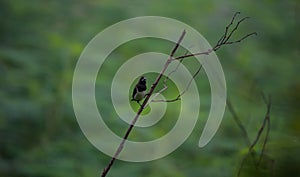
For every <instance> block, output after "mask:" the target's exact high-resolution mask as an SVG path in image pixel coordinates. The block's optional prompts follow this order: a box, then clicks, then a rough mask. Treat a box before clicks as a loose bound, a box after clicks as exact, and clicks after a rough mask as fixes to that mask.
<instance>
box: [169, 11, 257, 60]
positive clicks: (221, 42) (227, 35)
mask: <svg viewBox="0 0 300 177" xmlns="http://www.w3.org/2000/svg"><path fill="white" fill-rule="evenodd" d="M238 14H240V12H236V13H235V14H234V15H233V17H232V19H231V21H230V23H229V24H228V25H227V26H226V28H225V32H224V34H223V35H222V36H221V38H220V39H219V40H218V42H217V43H216V45H215V46H214V47H213V48H211V49H208V50H207V51H204V52H198V53H193V54H187V55H183V56H179V57H176V58H174V59H173V60H179V59H183V58H188V57H193V56H198V55H209V54H210V53H212V52H213V51H217V50H218V49H220V48H221V47H222V46H224V45H228V44H234V43H239V42H241V41H243V40H245V39H246V38H248V37H250V36H253V35H257V33H256V32H253V33H249V34H246V35H245V36H243V37H241V38H240V39H238V40H234V41H230V39H231V37H232V35H233V34H234V33H235V32H236V30H237V29H238V27H239V26H240V24H241V23H242V22H243V21H244V20H246V19H248V18H249V17H244V18H242V19H241V20H239V21H238V22H237V24H236V25H235V27H234V28H233V29H232V30H231V31H230V28H231V26H232V25H233V23H234V21H235V19H236V16H237V15H238Z"/></svg>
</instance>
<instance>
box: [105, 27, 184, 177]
mask: <svg viewBox="0 0 300 177" xmlns="http://www.w3.org/2000/svg"><path fill="white" fill-rule="evenodd" d="M185 34H186V31H185V30H184V31H183V32H182V34H181V36H180V37H179V40H178V41H177V43H176V45H175V47H174V48H173V50H172V52H171V53H170V56H169V58H168V60H167V61H166V63H165V65H164V67H163V69H162V70H161V72H160V74H159V75H158V76H157V78H156V80H155V81H154V83H153V84H152V86H151V88H150V91H149V93H148V94H147V96H146V98H145V100H144V102H143V104H142V105H141V107H140V109H139V110H138V112H137V114H136V116H135V117H134V118H133V120H132V121H131V123H130V126H129V128H128V129H127V131H126V133H125V136H124V137H123V140H122V141H121V143H120V145H119V147H118V149H117V151H116V153H115V154H114V156H113V157H112V159H111V160H110V162H109V164H108V165H107V166H106V167H105V168H104V170H103V172H102V174H101V177H105V176H106V175H107V173H108V172H109V170H110V168H111V167H112V165H113V164H114V161H115V160H116V158H117V157H118V155H119V154H120V153H121V151H122V149H123V148H124V144H125V142H126V140H127V138H128V136H129V134H130V132H131V131H132V129H133V127H134V125H135V123H136V121H137V119H138V118H139V116H140V115H141V113H142V112H143V110H144V108H145V105H146V104H147V102H148V100H149V98H150V96H151V95H152V93H153V91H154V89H155V88H156V86H157V84H158V82H159V81H160V79H161V78H162V76H163V74H164V73H165V71H166V69H167V67H168V66H169V64H170V63H171V61H172V58H173V56H174V54H175V52H176V50H177V49H178V47H179V45H180V43H181V41H182V40H183V38H184V36H185Z"/></svg>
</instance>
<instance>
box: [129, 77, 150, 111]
mask: <svg viewBox="0 0 300 177" xmlns="http://www.w3.org/2000/svg"><path fill="white" fill-rule="evenodd" d="M146 80H147V79H146V77H144V76H141V78H140V80H139V82H138V83H137V84H136V85H135V87H134V89H133V92H132V98H131V101H136V102H137V103H138V104H139V105H140V106H141V104H140V101H141V100H142V99H143V98H144V97H145V96H146V95H147V91H146V90H147V86H146Z"/></svg>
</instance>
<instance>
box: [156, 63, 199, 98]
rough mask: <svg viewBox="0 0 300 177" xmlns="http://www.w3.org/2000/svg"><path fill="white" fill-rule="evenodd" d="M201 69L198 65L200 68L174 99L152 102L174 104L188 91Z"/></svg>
mask: <svg viewBox="0 0 300 177" xmlns="http://www.w3.org/2000/svg"><path fill="white" fill-rule="evenodd" d="M201 69H202V65H200V67H199V68H198V69H197V71H196V72H195V73H194V75H193V77H192V78H191V79H190V81H189V82H188V84H187V86H186V88H185V89H184V90H183V91H182V92H181V93H180V94H178V95H177V97H176V98H173V99H171V100H152V102H175V101H178V100H181V97H182V95H183V94H185V93H186V92H187V91H188V89H189V88H190V86H191V84H192V81H193V80H194V79H195V78H196V76H197V75H198V74H199V72H200V71H201Z"/></svg>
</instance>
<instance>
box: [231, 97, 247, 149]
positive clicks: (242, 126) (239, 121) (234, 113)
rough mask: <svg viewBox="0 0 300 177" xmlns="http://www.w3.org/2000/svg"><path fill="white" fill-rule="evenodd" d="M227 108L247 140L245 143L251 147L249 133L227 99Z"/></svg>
mask: <svg viewBox="0 0 300 177" xmlns="http://www.w3.org/2000/svg"><path fill="white" fill-rule="evenodd" d="M226 103H227V107H228V110H229V112H230V113H231V115H232V117H233V119H234V121H235V123H236V124H237V125H238V127H239V128H240V129H241V132H242V134H243V136H244V138H245V141H246V143H247V145H248V146H249V147H250V146H251V142H250V139H249V136H248V133H247V130H246V129H245V127H244V125H243V124H242V121H241V119H240V118H239V117H238V115H237V114H236V112H235V110H234V108H233V106H232V104H231V101H230V100H229V99H227V102H226Z"/></svg>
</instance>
